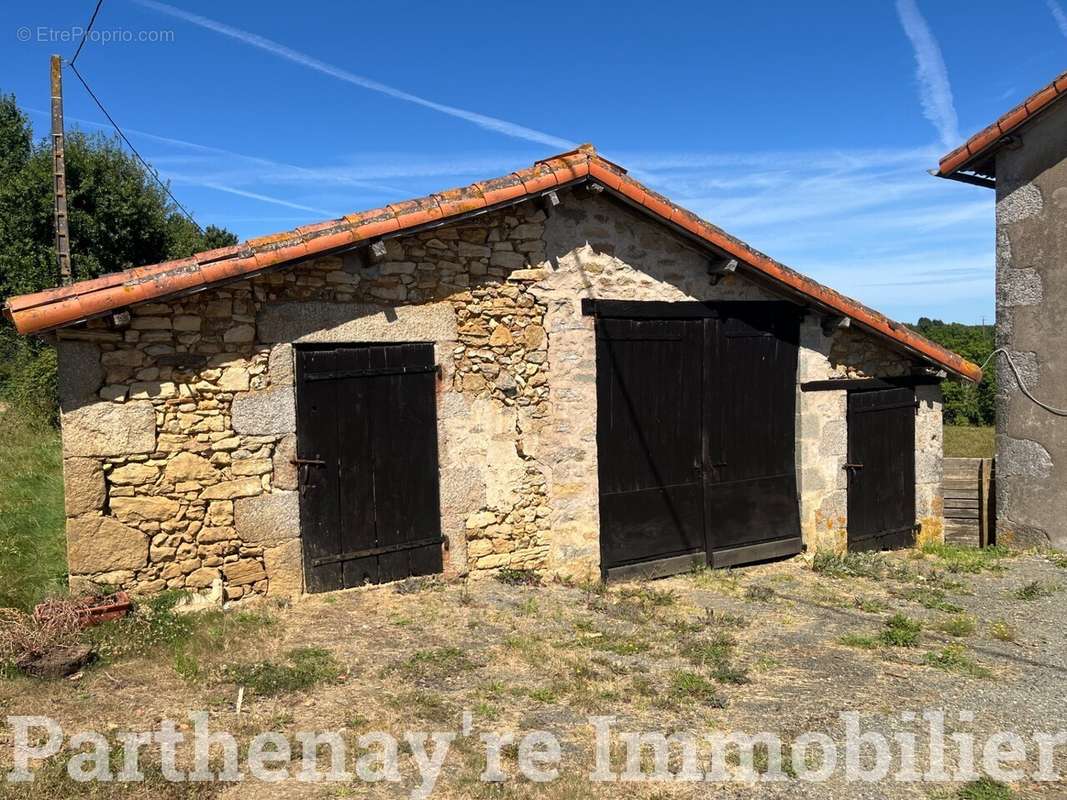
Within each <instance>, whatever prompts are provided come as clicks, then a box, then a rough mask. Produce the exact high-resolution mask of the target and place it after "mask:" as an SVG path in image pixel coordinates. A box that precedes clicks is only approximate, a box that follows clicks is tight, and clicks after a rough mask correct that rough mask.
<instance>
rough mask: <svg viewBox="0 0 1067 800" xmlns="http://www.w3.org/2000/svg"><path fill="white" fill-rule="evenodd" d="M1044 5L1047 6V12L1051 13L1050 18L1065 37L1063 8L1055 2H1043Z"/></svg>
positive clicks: (1065, 18) (1065, 16)
mask: <svg viewBox="0 0 1067 800" xmlns="http://www.w3.org/2000/svg"><path fill="white" fill-rule="evenodd" d="M1045 3H1046V4H1047V5H1048V10H1049V11H1051V12H1052V18H1053V19H1054V20H1056V25H1058V26H1059V29H1060V33H1062V34H1063V35H1064V36H1065V37H1067V12H1064V10H1063V6H1061V5H1060V4H1059V3H1057V2H1056V0H1045Z"/></svg>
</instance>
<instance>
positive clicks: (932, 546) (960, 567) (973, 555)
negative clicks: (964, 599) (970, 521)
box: [922, 542, 1014, 575]
mask: <svg viewBox="0 0 1067 800" xmlns="http://www.w3.org/2000/svg"><path fill="white" fill-rule="evenodd" d="M922 552H923V553H924V554H926V555H928V556H935V557H936V558H939V559H941V561H943V562H944V565H945V569H946V570H948V571H949V572H955V573H958V574H959V573H965V574H968V575H977V574H979V573H981V572H999V571H1000V570H1002V569H1004V565H1003V564H1002V563H1001V561H1002V560H1003V559H1005V558H1011V557H1012V556H1013V555H1014V553H1013V552H1012V551H1011V550H1008V549H1006V548H1003V547H996V546H993V547H966V546H963V545H958V544H946V543H942V542H927V543H926V544H924V545H923V548H922Z"/></svg>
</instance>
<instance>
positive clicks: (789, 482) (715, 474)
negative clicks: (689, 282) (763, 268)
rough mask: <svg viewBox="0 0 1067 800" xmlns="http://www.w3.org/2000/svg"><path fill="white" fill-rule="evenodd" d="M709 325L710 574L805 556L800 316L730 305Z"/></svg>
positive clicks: (772, 306) (782, 308) (788, 310)
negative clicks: (799, 453)
mask: <svg viewBox="0 0 1067 800" xmlns="http://www.w3.org/2000/svg"><path fill="white" fill-rule="evenodd" d="M720 309H721V310H720V315H719V316H718V317H717V318H714V319H709V320H707V321H706V326H707V327H706V329H707V337H706V353H707V358H706V362H705V363H706V365H707V366H706V373H707V377H706V379H705V382H704V385H705V409H706V412H705V413H706V414H707V420H706V422H705V431H706V434H705V435H706V441H707V451H708V452H707V456H706V459H705V460H706V464H707V469H706V472H705V474H706V491H705V504H706V517H707V525H706V527H707V550H708V555H709V558H710V560H711V564H712V566H731V565H733V564H739V563H744V562H750V561H756V560H760V559H762V558H772V557H775V556H781V555H789V554H793V553H798V552H800V549H801V539H800V505H799V502H798V499H797V478H796V392H797V388H796V374H797V348H798V337H799V317H798V315H797V311H796V307H795V306H792V305H789V304H784V303H733V304H729V305H727V304H722V306H720Z"/></svg>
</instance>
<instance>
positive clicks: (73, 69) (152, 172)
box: [67, 0, 204, 234]
mask: <svg viewBox="0 0 1067 800" xmlns="http://www.w3.org/2000/svg"><path fill="white" fill-rule="evenodd" d="M101 2H102V0H101ZM79 49H80V48H79ZM75 58H77V53H75ZM67 66H68V67H70V70H71V72H73V73H74V76H75V77H76V78H77V79H78V80H79V81H80V82H81V85H82V86H84V87H85V91H86V92H88V93H89V97H91V98H93V102H94V103H96V107H97V108H99V109H100V113H102V114H103V115H104V116H105V117H107V121H108V122H110V123H111V125H112V127H113V128H114V129H115V130H116V131H117V132H118V134H119V136H120V137H121V138H122V141H124V142H125V143H126V146H127V147H128V148H130V150H131V151H132V152H133V154H134V155H135V156H137V160H138V161H140V162H141V164H142V165H143V166H144V168H145V169H146V170H148V174H149V175H151V176H152V178H153V179H154V180H155V182H156V183H158V184H159V186H160V188H161V189H163V191H164V192H166V193H167V197H169V198H170V199H171V200H172V201H174V205H176V206H177V207H178V208H179V209H181V212H182V213H183V214H185V216H186V217H187V218H188V220H189V221H190V222H191V223H193V225H194V226H196V229H197V230H198V231H200V233H201V234H203V233H204V229H203V228H201V227H200V223H198V222H197V221H196V220H195V219H193V215H192V214H190V213H189V211H188V210H187V209H186V208H185V206H183V205H182V204H181V203H180V202H178V198H177V197H175V196H174V195H173V194H172V193H171V191H170V187H169V186H167V184H166V183H165V182H164V181H162V180H160V177H159V174H158V173H157V172H156V171H155V169H153V168H152V166H151V165H150V164H149V163H148V162H147V161H145V160H144V158H143V157H142V156H141V154H140V153H138V152H137V148H136V147H134V146H133V143H132V142H131V141H130V140H129V138H128V137H127V136H126V134H125V133H123V132H122V128H120V127H119V124H118V123H117V122H115V118H114V117H112V116H111V114H109V113H108V110H107V109H106V108H104V104H103V103H102V102H100V98H99V97H97V96H96V93H95V92H94V91H93V90H92V89H90V88H89V84H88V83H86V81H85V78H83V77H82V74H81V73H80V72H78V68H77V67H75V66H74V62H73V61H71V62H70V63H68V64H67Z"/></svg>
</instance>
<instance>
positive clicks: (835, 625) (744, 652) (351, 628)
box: [0, 551, 1067, 800]
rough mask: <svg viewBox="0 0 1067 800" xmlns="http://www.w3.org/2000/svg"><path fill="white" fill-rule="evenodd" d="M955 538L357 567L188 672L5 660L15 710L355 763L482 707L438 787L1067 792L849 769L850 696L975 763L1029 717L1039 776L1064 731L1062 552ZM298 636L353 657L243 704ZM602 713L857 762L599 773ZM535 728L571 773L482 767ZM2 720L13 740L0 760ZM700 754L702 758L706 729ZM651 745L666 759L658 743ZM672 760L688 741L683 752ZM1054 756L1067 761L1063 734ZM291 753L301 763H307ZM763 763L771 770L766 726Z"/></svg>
mask: <svg viewBox="0 0 1067 800" xmlns="http://www.w3.org/2000/svg"><path fill="white" fill-rule="evenodd" d="M956 555H957V554H954V553H947V554H945V557H940V556H935V555H923V554H920V553H916V552H912V551H907V552H904V553H898V554H892V555H885V556H875V557H872V558H866V559H860V560H858V561H855V562H842V563H837V564H834V563H831V564H828V565H821V566H823V567H829V571H825V570H824V571H815V570H814V569H813V568H812V564H811V562H810V560H807V559H804V558H795V559H791V560H787V561H781V562H776V563H771V564H764V565H758V566H754V567H746V568H741V569H735V570H730V571H725V572H722V571H720V572H700V573H695V574H691V575H684V576H678V577H675V578H670V579H666V580H661V581H655V582H650V583H644V584H624V585H613V586H611V587H609V588H608V589H606V590H605V589H604V588H603V587H599V586H587V587H580V586H567V585H562V584H549V585H544V586H527V585H505V584H504V583H501V582H499V581H497V580H493V579H491V578H490V579H481V580H478V581H471V582H470V583H468V584H466V585H464V584H462V583H451V584H442V583H439V582H433V581H427V582H421V583H420V582H415V583H408V584H405V585H404V586H403V587H402V589H403V591H398V588H397V587H396V586H385V587H373V588H367V589H360V590H353V591H349V592H342V593H337V594H334V595H329V596H316V597H311V598H307V599H305V600H303V601H301V602H300V603H298V604H296V605H295V606H293V607H291V608H285V609H277V608H272V609H270V614H271V615H272V616H273V617H274V622H273V624H271V625H269V626H267V627H265V628H264V629H263V630H260V631H254V632H250V633H249V634H248V635H247V637H244V638H242V639H241V640H239V641H236V642H233V643H231V644H228V645H227V646H226V647H224V648H219V650H218V651H217V652H208V653H201V654H199V656H198V658H199V662H200V663H199V664H198V669H197V670H195V674H194V675H190V674H189V672H190V671H189V670H188V669H187V668H186V669H185V670H183V674H185V677H182V676H181V675H179V674H178V672H177V671H176V669H175V664H174V662H173V659H172V658H171V657H170V655H169V654H167V653H166V652H161V653H157V654H153V655H152V656H151V657H149V658H142V659H137V660H132V661H123V662H119V663H116V664H113V665H111V666H107V667H105V668H97V669H94V670H89V671H87V672H86V673H85V674H84V675H83V676H82V677H81V678H80V679H79V680H77V681H65V682H62V683H60V684H51V685H44V684H38V683H31V682H29V681H26V680H18V681H9V682H6V683H0V708H2V710H3V713H4V714H7V715H12V714H34V713H47V714H48V715H50V716H52V717H54V718H55V719H57V720H59V721H60V722H61V723H63V724H64V726H65V728H66V729H67V730H68V731H69V730H73V729H75V728H77V727H90V728H94V729H96V730H100V731H102V732H105V733H115V732H117V731H121V730H127V729H151V728H153V727H154V726H155V725H156V723H157V722H158V721H159V720H160V719H164V718H171V719H175V720H179V721H182V720H184V718H185V715H186V714H187V713H188V712H190V711H194V710H199V709H204V710H207V711H209V713H210V724H211V727H212V730H229V731H232V732H233V733H234V734H235V735H236V736H237V737H238V739H240V740H241V741H242V743H247V742H248V740H249V739H250V738H251V737H252V736H253V735H255V734H256V733H259V732H261V731H264V730H275V731H278V732H280V733H282V734H284V735H286V736H288V737H289V738H290V739H291V740H292V741H294V742H295V738H294V737H293V734H294V732H296V731H301V730H319V731H326V730H336V731H339V732H341V734H342V736H343V737H344V740H345V741H346V743H348V744H349V745H350V748H349V749H350V752H349V761H348V767H349V768H352V767H353V766H354V764H355V760H356V758H357V757H358V755H360V754H361V753H362V752H364V751H361V750H359V749H358V747H357V742H356V740H357V737H359V736H360V735H361V734H365V733H367V732H369V731H385V732H388V733H390V734H392V735H395V736H397V737H402V736H403V734H404V732H406V731H433V730H439V731H457V732H461V730H462V725H463V723H462V719H463V712H464V710H468V711H469V712H470V714H471V727H470V735H467V736H464V735H460V736H459V737H458V738H457V739H456V741H455V742H454V743H453V745H452V747H451V750H450V751H449V754H448V756H447V758H446V760H445V762H444V767H443V769H442V772H441V775H440V777H439V779H438V781H437V784H436V787H435V789H434V791H433V793H432V796H433V797H442V798H467V797H471V798H483V797H484V798H512V797H514V798H520V797H523V798H525V797H538V798H561V799H562V798H568V799H570V798H585V797H612V798H614V797H620V798H621V797H639V798H649V800H651V798H673V797H680V798H689V797H692V798H696V797H707V796H715V797H739V798H740V797H744V798H800V797H818V798H946V799H947V798H956V797H961V798H977V799H978V800H999V799H1000V798H1011V797H1015V798H1029V797H1067V783H1062V782H1061V783H1050V782H1037V781H1033V780H1029V779H1024V780H1015V781H1010V787H1009V786H1006V787H995V788H990V787H987V792H988V793H986V794H981V793H974V792H976V791H977V789H976V788H975V787H971V789H968V790H966V791H968V792H972V793H971V794H968V793H966V792H965V793H962V794H961V787H962V786H963V784H962V783H938V782H925V781H914V780H910V781H898V780H894V779H893V775H894V774H895V769H896V767H898V766H899V763H900V748H899V746H894V748H893V751H892V752H893V762H892V764H893V768H894V772H891V773H890V777H888V778H887V779H885V780H882V781H878V782H876V783H865V782H849V781H847V780H846V779H845V776H844V770H843V766H844V765H843V762H844V746H843V744H842V742H843V730H844V729H843V722H842V718H841V714H843V713H847V712H855V713H857V714H859V720H860V725H861V728H862V730H864V731H868V732H871V731H873V732H880V733H882V734H884V735H886V736H888V737H893V736H901V735H905V734H909V733H911V734H918V735H919V741H920V742H923V741H925V737H924V736H923V735H922V734H923V731H924V723H923V722H922V720H921V718H920V719H919V720H918V721H915V720H913V719H909V718H907V716H906V715H907V714H908V713H911V714H913V715H914V714H918V715H921V714H922V713H923V712H926V711H930V710H941V711H943V713H944V715H945V727H946V729H947V731H948V733H947V735H951V734H952V733H970V734H973V736H974V739H975V741H976V742H977V746H976V749H977V753H978V760H979V765H980V759H981V753H982V747H983V746H984V743H985V741H986V740H987V739H988V738H989V736H990V735H992V734H994V733H996V732H998V731H1011V732H1015V733H1018V734H1019V735H1021V736H1022V737H1023V740H1024V743H1025V745H1026V747H1027V757H1028V758H1027V760H1026V761H1025V762H1023V764H1022V769H1023V770H1024V772H1025V773H1026V774H1027V775H1033V774H1034V773H1035V772H1036V771H1037V747H1036V744H1035V742H1034V739H1033V733H1034V732H1035V731H1047V732H1053V733H1054V732H1059V731H1061V730H1067V713H1065V712H1064V707H1063V697H1064V689H1065V687H1067V630H1065V627H1064V624H1063V614H1062V613H1061V612H1060V609H1061V607H1062V606H1061V604H1062V603H1063V600H1064V598H1065V597H1067V595H1065V594H1064V592H1063V590H1064V589H1065V588H1067V569H1064V568H1063V566H1060V565H1058V562H1057V560H1056V559H1051V558H1048V557H1045V556H1042V555H1039V554H1025V555H1018V556H1013V557H1004V558H1001V559H986V560H984V561H983V562H981V565H980V566H981V567H982V571H979V572H976V573H971V572H966V571H959V570H960V569H961V565H962V564H963V563H964V562H962V561H961V560H960V559H958V558H957V557H956ZM1059 563H1062V562H1059ZM987 567H991V569H987ZM842 570H844V571H845V572H848V571H857V570H858V571H860V572H863V573H866V576H862V575H848V574H841V573H842ZM1020 590H1022V591H1020ZM1023 598H1025V599H1023ZM896 614H903V615H905V616H906V617H907V619H905V620H902V621H901V620H897V624H896V627H894V628H893V629H892V630H891V629H890V627H889V626H888V624H887V621H888V620H890V619H891V618H892V617H893V616H894V615H896ZM915 622H917V623H921V630H920V629H919V625H915V624H911V623H915ZM909 631H910V633H909ZM887 632H888V633H887ZM893 632H895V636H896V638H893V637H889V633H893ZM887 637H888V638H890V639H892V641H894V642H895V644H890V643H887V642H886V641H884V639H885V638H887ZM911 640H914V641H911ZM901 645H910V646H901ZM297 647H319V648H324V649H326V650H328V651H329V652H330V653H332V654H333V656H334V657H335V658H336V659H337V661H338V662H339V663H340V664H341V665H343V674H342V676H341V678H340V679H338V680H335V681H327V682H325V683H322V684H319V685H317V686H314V687H313V688H310V689H306V690H302V691H294V692H289V693H284V694H281V695H279V696H276V697H265V696H260V695H257V694H256V693H255V692H254V691H250V692H247V693H246V694H245V696H244V699H243V703H242V709H241V713H240V716H238V714H237V713H236V697H237V688H238V687H237V686H236V685H235V683H234V682H233V680H232V676H231V677H227V673H226V672H225V669H224V666H225V665H232V664H244V663H249V662H252V661H268V662H271V663H282V662H284V659H285V653H287V652H289V651H291V650H292V649H293V648H297ZM961 714H964V717H963V718H962V719H961ZM967 714H970V715H973V718H972V717H969V716H966V715H967ZM609 715H610V716H612V717H614V718H615V722H614V726H613V730H614V731H616V732H618V731H627V730H629V731H643V732H663V733H665V734H671V733H675V732H681V731H690V732H692V733H694V734H695V735H696V736H698V737H704V736H707V735H710V734H714V733H716V732H718V733H726V732H731V731H736V732H740V733H744V734H748V735H752V734H756V733H760V732H764V731H767V732H771V733H774V734H776V735H777V736H778V737H779V738H780V739H781V740H782V741H783V742H784V743H785V744H786V747H787V749H786V751H785V756H786V759H787V760H788V759H789V754H790V751H789V749H788V748H789V746H791V745H792V744H793V743H794V742H795V741H796V740H797V738H798V737H799V736H801V735H802V734H804V733H807V732H815V733H820V732H821V733H825V734H827V735H829V736H830V737H831V739H833V740H834V742H835V746H836V747H838V748H839V750H840V756H841V758H840V761H841V762H842V763H841V764H839V767H838V769H837V770H836V771H834V772H833V774H832V775H831V777H830V778H829V780H827V781H824V782H818V783H813V782H809V781H803V780H798V779H795V778H791V777H790V775H789V774H788V772H789V771H788V770H787V774H786V775H784V778H785V779H784V780H782V781H779V782H770V781H763V780H752V779H748V780H742V779H741V778H743V775H742V774H741V772H740V767H739V766H738V764H737V759H736V758H735V757H728V758H727V759H726V760H725V762H724V768H725V769H726V770H727V773H728V774H729V775H730V776H731V778H733V779H732V780H730V781H726V782H722V783H713V784H709V783H693V782H686V781H645V782H629V781H614V782H599V783H593V782H590V781H589V780H588V779H587V776H588V775H589V773H590V772H591V771H592V768H593V753H594V742H593V736H592V727H591V725H590V723H589V718H590V717H592V716H609ZM186 728H188V725H186ZM534 730H544V731H548V732H550V733H551V734H553V735H554V736H555V737H557V739H558V741H559V743H560V748H561V755H560V763H559V772H560V775H559V777H558V778H557V779H556V780H553V781H550V782H546V783H533V782H530V781H529V780H526V779H524V778H522V777H521V776H520V775H519V770H518V764H517V758H516V755H517V754H516V748H515V747H514V746H508V747H505V748H504V749H503V758H502V769H503V770H504V772H505V773H507V774H508V776H509V777H508V779H507V780H505V781H504V782H502V783H497V784H488V783H484V782H482V781H480V780H479V779H478V775H479V773H480V772H481V770H482V768H483V767H484V747H483V745H481V744H480V743H479V741H478V736H479V734H482V733H485V732H491V731H514V732H517V733H518V737H517V739H521V738H522V737H523V736H524V735H526V734H527V733H529V732H530V731H534ZM5 737H6V738H4V739H2V740H0V761H3V762H5V763H6V762H8V761H9V759H10V746H9V745H10V737H9V736H7V735H6V732H5ZM146 753H147V755H146V757H150V755H151V751H146ZM818 753H819V748H818V747H817V746H816V747H813V748H811V753H810V757H809V760H808V761H807V762H804V761H802V762H801V764H800V766H801V769H804V768H805V767H806V768H808V769H810V768H815V767H818V766H819V759H818V758H815V756H817V755H818ZM612 755H613V761H612V768H613V770H614V771H615V772H621V771H622V770H623V768H624V760H625V759H624V755H623V747H622V745H621V743H619V742H618V741H615V742H614V745H613V748H612ZM700 755H701V757H702V761H701V763H702V765H703V766H704V767H706V766H707V763H706V760H704V759H706V758H707V757H709V755H710V753H709V752H708V750H707V748H703V747H702V748H701V752H700ZM926 755H927V753H926V748H925V744H920V745H919V748H918V756H919V763H920V765H921V767H922V768H923V769H927V768H928V767H929V762H928V759H927V758H926ZM946 762H947V764H948V766H949V769H953V770H954V769H956V768H957V767H958V766H959V757H958V749H957V748H956V746H955V745H954V744H952V743H951V742H950V743H949V745H948V748H947V753H946ZM864 763H866V762H864ZM400 764H401V766H400V771H401V780H400V781H399V782H396V783H394V782H378V783H363V782H360V781H354V782H347V783H333V784H323V783H304V782H299V781H296V780H289V781H286V782H282V783H278V784H266V783H262V782H258V781H254V780H247V781H245V782H243V783H239V784H233V785H227V786H217V785H212V786H200V787H197V788H196V789H195V791H194V790H193V789H191V788H188V787H186V788H182V789H174V788H173V787H166V788H165V789H160V790H159V791H158V793H152V792H149V793H147V794H136V793H123V792H124V791H127V790H125V789H122V788H117V787H114V786H113V787H106V786H105V787H102V788H101V787H97V790H98V793H97V794H94V795H92V796H93V797H116V798H118V797H122V798H125V797H168V798H169V797H174V798H187V797H189V798H191V797H197V798H205V797H211V796H218V797H223V798H233V799H235V800H236V799H237V798H254V799H255V800H265V799H266V798H274V797H278V798H304V797H307V798H335V797H375V798H376V797H383V798H384V797H407V796H412V790H413V789H414V788H415V787H416V786H417V785H418V783H419V780H418V775H417V772H416V770H415V768H414V766H413V759H412V757H411V751H410V748H409V747H407V746H406V745H401V748H400ZM642 765H643V768H644V769H646V770H648V771H651V769H652V767H653V763H652V759H651V756H650V755H646V757H645V758H644V759H643V761H642ZM679 766H680V760H679V757H678V755H677V754H674V756H672V760H671V768H672V769H675V770H677V769H678V767H679ZM1055 766H1056V767H1057V768H1058V769H1059V771H1060V772H1061V773H1063V774H1064V775H1067V740H1065V744H1064V746H1063V747H1060V748H1059V749H1058V751H1057V752H1056V757H1055ZM290 767H291V771H292V772H293V773H295V772H296V771H297V769H298V768H299V763H296V762H295V761H294V764H293V765H290ZM756 767H757V769H758V770H765V769H766V759H765V758H762V756H761V753H760V751H759V750H758V749H757V757H756ZM793 773H794V774H795V770H793ZM63 785H65V784H63ZM0 786H3V784H0ZM57 786H60V788H47V789H46V788H44V787H40V788H38V789H31V790H27V791H28V792H29V793H26V792H24V791H23V789H22V788H20V789H19V793H18V794H10V789H8V790H7V791H8V792H9V793H8V794H5V793H4V791H5V790H4V789H2V788H0V797H8V796H10V797H30V798H32V797H41V798H44V797H67V796H72V794H63V792H64V791H70V787H69V786H67V788H66V789H64V788H61V784H57ZM80 792H81V790H80V789H79V793H80ZM183 792H184V793H183Z"/></svg>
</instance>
